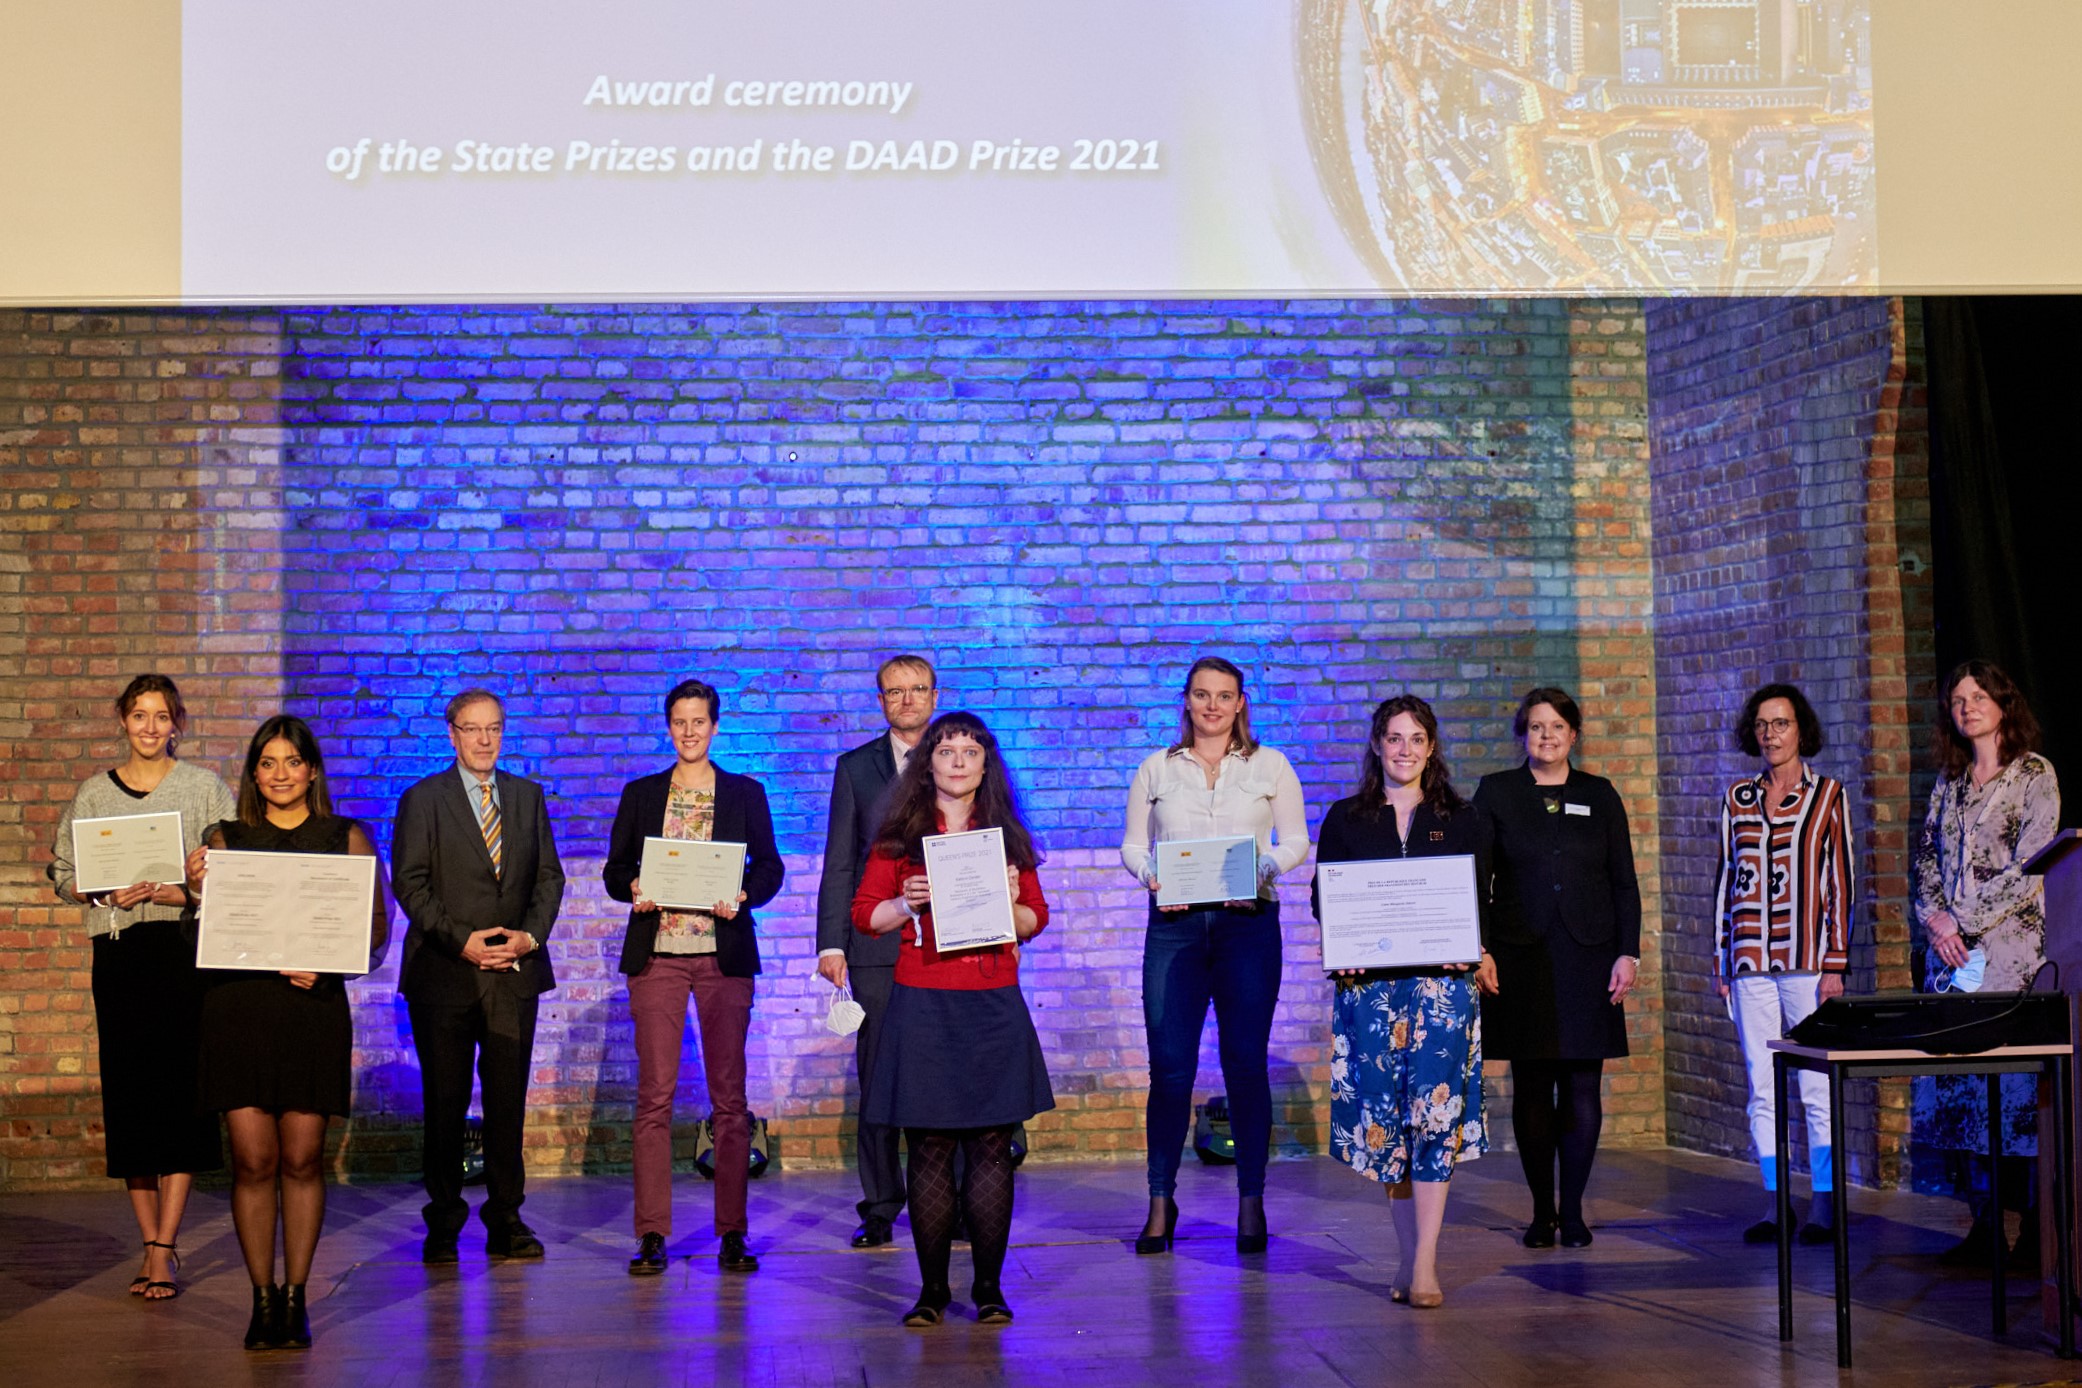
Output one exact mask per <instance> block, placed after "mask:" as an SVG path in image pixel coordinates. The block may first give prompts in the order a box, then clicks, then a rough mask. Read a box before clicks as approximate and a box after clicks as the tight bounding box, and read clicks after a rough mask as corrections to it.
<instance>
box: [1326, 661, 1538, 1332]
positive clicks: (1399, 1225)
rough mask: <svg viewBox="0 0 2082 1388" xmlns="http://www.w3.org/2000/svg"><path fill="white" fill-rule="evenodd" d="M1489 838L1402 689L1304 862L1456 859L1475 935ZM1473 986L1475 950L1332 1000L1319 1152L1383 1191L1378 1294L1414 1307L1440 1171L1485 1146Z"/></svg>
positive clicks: (1490, 985) (1431, 1241) (1359, 977)
mask: <svg viewBox="0 0 2082 1388" xmlns="http://www.w3.org/2000/svg"><path fill="white" fill-rule="evenodd" d="M1493 837H1494V835H1493V830H1492V828H1491V825H1490V821H1489V817H1488V815H1487V813H1486V812H1484V811H1483V810H1481V809H1480V808H1478V807H1477V806H1475V805H1474V804H1473V803H1471V802H1469V801H1466V800H1463V799H1462V798H1461V797H1460V795H1459V794H1458V793H1456V792H1455V791H1454V789H1453V782H1452V780H1451V779H1450V777H1449V776H1448V774H1447V770H1446V761H1445V758H1444V757H1443V756H1441V755H1440V752H1439V725H1438V720H1437V718H1435V717H1434V716H1433V715H1432V711H1431V706H1430V705H1429V704H1427V703H1425V702H1424V700H1422V699H1420V698H1417V697H1416V696H1415V695H1411V694H1404V695H1400V696H1398V697H1396V698H1393V699H1389V700H1387V701H1386V702H1385V703H1383V704H1382V705H1381V706H1380V707H1379V708H1377V709H1375V710H1374V717H1373V727H1372V730H1371V733H1370V735H1369V737H1368V739H1367V746H1366V755H1365V756H1364V758H1363V759H1362V761H1361V773H1360V780H1359V793H1358V794H1356V795H1354V796H1352V797H1350V798H1349V799H1345V800H1340V801H1338V802H1337V803H1336V804H1335V805H1332V806H1331V807H1330V812H1329V813H1328V814H1327V815H1325V816H1324V818H1323V832H1322V836H1321V838H1320V840H1319V841H1318V843H1317V845H1316V861H1317V863H1318V865H1319V871H1320V865H1321V864H1325V863H1337V862H1367V861H1373V860H1378V859H1382V858H1405V857H1428V856H1433V855H1447V854H1468V855H1470V856H1472V857H1473V858H1474V860H1475V881H1476V883H1477V884H1478V886H1479V889H1480V892H1479V895H1480V900H1479V906H1480V911H1481V922H1482V930H1483V936H1484V939H1485V941H1486V939H1487V935H1488V927H1489V885H1490V848H1491V844H1492V841H1493ZM1310 892H1311V897H1312V898H1313V897H1314V896H1315V888H1314V886H1313V884H1312V885H1311V889H1310ZM1316 913H1317V915H1318V917H1320V916H1321V915H1322V907H1321V904H1320V901H1318V902H1317V905H1316ZM1478 987H1479V988H1481V989H1482V991H1484V992H1490V993H1494V992H1495V991H1496V963H1495V961H1494V960H1492V959H1491V958H1490V957H1489V952H1488V950H1487V948H1486V946H1485V948H1484V950H1483V952H1482V960H1481V964H1480V965H1479V966H1477V967H1474V968H1473V969H1472V972H1471V971H1470V966H1469V965H1466V964H1445V965H1438V966H1430V967H1413V968H1398V969H1371V970H1363V971H1362V970H1351V971H1346V972H1344V973H1341V974H1340V976H1339V978H1338V982H1337V994H1336V997H1335V999H1334V1000H1333V1004H1332V1008H1333V1010H1332V1014H1331V1028H1332V1042H1331V1061H1330V1123H1331V1130H1330V1131H1331V1146H1332V1148H1333V1150H1334V1151H1335V1152H1336V1154H1337V1156H1338V1157H1339V1158H1340V1159H1341V1160H1343V1161H1345V1162H1347V1163H1349V1164H1350V1165H1351V1167H1352V1169H1353V1170H1354V1171H1356V1172H1358V1173H1359V1174H1360V1175H1362V1176H1367V1177H1371V1178H1372V1179H1374V1180H1376V1181H1379V1182H1381V1183H1382V1185H1383V1186H1385V1187H1386V1189H1387V1194H1388V1200H1389V1211H1390V1213H1391V1215H1392V1216H1393V1219H1394V1223H1395V1235H1396V1243H1397V1246H1398V1247H1399V1249H1400V1252H1401V1262H1400V1266H1399V1268H1398V1270H1397V1273H1396V1278H1395V1283H1394V1285H1393V1286H1392V1287H1391V1288H1390V1291H1389V1295H1390V1297H1391V1299H1393V1300H1395V1301H1400V1302H1406V1303H1408V1304H1409V1305H1411V1306H1413V1307H1418V1308H1430V1307H1434V1306H1437V1305H1439V1304H1440V1303H1442V1302H1443V1301H1444V1300H1445V1295H1444V1293H1443V1291H1442V1290H1441V1289H1440V1287H1439V1274H1438V1245H1439V1230H1440V1228H1441V1226H1442V1225H1443V1224H1444V1223H1445V1219H1446V1191H1447V1183H1448V1182H1450V1181H1451V1180H1452V1179H1453V1168H1454V1167H1455V1166H1456V1165H1458V1164H1459V1163H1461V1162H1464V1161H1472V1160H1473V1159H1474V1158H1476V1157H1478V1156H1480V1155H1482V1152H1483V1150H1484V1149H1485V1148H1486V1147H1487V1146H1488V1129H1487V1127H1486V1125H1485V1124H1484V1122H1483V1118H1482V1020H1481V1014H1480V1012H1479V1010H1478V1009H1477V1006H1476V989H1477V988H1478Z"/></svg>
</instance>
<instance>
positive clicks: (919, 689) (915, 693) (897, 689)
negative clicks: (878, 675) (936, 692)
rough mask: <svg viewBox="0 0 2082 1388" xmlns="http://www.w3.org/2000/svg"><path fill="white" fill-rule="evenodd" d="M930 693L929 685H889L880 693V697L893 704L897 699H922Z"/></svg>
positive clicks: (931, 690)
mask: <svg viewBox="0 0 2082 1388" xmlns="http://www.w3.org/2000/svg"><path fill="white" fill-rule="evenodd" d="M932 692H933V687H932V686H931V685H929V684H906V685H891V686H890V687H889V688H887V689H885V690H883V691H882V697H883V698H885V699H887V700H888V701H889V702H890V703H892V704H893V703H895V702H896V701H897V700H899V699H923V698H924V697H925V696H926V695H928V694H930V693H932Z"/></svg>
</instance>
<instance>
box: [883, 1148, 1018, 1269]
mask: <svg viewBox="0 0 2082 1388" xmlns="http://www.w3.org/2000/svg"><path fill="white" fill-rule="evenodd" d="M904 1142H905V1144H906V1146H908V1147H909V1149H910V1153H911V1160H910V1165H909V1168H908V1169H909V1173H910V1185H911V1189H910V1195H909V1200H910V1205H911V1242H912V1243H913V1244H914V1245H915V1246H916V1247H917V1249H918V1276H919V1280H920V1282H922V1283H923V1284H924V1285H925V1286H926V1287H927V1288H928V1289H930V1288H934V1287H944V1286H946V1285H947V1260H948V1255H949V1253H950V1251H951V1249H952V1248H953V1245H954V1226H955V1224H956V1222H957V1220H958V1217H959V1216H960V1215H961V1214H964V1213H966V1214H967V1216H968V1225H969V1252H970V1254H971V1256H972V1259H973V1261H974V1264H975V1273H976V1285H977V1286H979V1287H995V1286H997V1285H998V1278H999V1275H1000V1274H1001V1273H1002V1272H1003V1271H1004V1267H1005V1249H1006V1247H1007V1246H1008V1245H1009V1244H1010V1243H1011V1242H1012V1129H1011V1128H1009V1127H1004V1128H963V1129H959V1130H952V1131H950V1130H947V1129H941V1128H906V1129H905V1130H904ZM957 1150H959V1151H960V1153H961V1156H962V1160H963V1162H964V1163H965V1164H966V1165H967V1167H968V1172H967V1180H966V1183H965V1185H966V1188H962V1187H958V1186H957V1185H956V1183H955V1179H954V1154H955V1152H956V1151H957Z"/></svg>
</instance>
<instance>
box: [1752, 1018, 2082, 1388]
mask: <svg viewBox="0 0 2082 1388" xmlns="http://www.w3.org/2000/svg"><path fill="white" fill-rule="evenodd" d="M1770 1046H1771V1050H1772V1053H1773V1054H1772V1057H1771V1071H1772V1084H1773V1085H1774V1086H1775V1094H1776V1098H1777V1101H1778V1121H1777V1124H1776V1127H1777V1129H1778V1131H1777V1134H1776V1137H1777V1143H1776V1146H1777V1152H1778V1173H1779V1177H1778V1338H1779V1339H1781V1340H1790V1339H1792V1338H1793V1183H1792V1181H1791V1180H1790V1179H1789V1177H1790V1175H1791V1172H1792V1165H1791V1160H1792V1154H1791V1151H1790V1150H1789V1147H1788V1143H1787V1141H1786V1123H1787V1120H1788V1118H1789V1116H1790V1114H1791V1112H1792V1108H1793V1105H1791V1104H1789V1103H1788V1102H1787V1101H1786V1100H1787V1095H1786V1084H1787V1081H1788V1080H1790V1079H1791V1078H1792V1072H1793V1071H1795V1070H1813V1071H1817V1072H1819V1073H1821V1074H1824V1075H1827V1076H1828V1077H1829V1145H1830V1150H1831V1151H1832V1152H1834V1153H1835V1159H1836V1172H1835V1176H1836V1180H1835V1186H1836V1189H1835V1191H1834V1192H1833V1198H1834V1203H1835V1212H1836V1362H1837V1364H1838V1365H1840V1366H1841V1367H1843V1368H1846V1369H1847V1368H1849V1367H1850V1366H1851V1239H1850V1231H1851V1201H1850V1180H1849V1176H1850V1161H1849V1153H1848V1151H1847V1149H1846V1148H1845V1146H1844V1130H1843V1128H1844V1122H1843V1084H1844V1080H1845V1079H1846V1078H1848V1077H1849V1076H1851V1075H1862V1076H1867V1077H1870V1078H1874V1079H1885V1078H1889V1077H1896V1076H1905V1075H1984V1076H1986V1077H1987V1082H1988V1129H1989V1132H1988V1139H1989V1146H1990V1150H1991V1151H1995V1150H1999V1149H1998V1148H1997V1147H1996V1145H1995V1143H1996V1133H1997V1131H1998V1125H1999V1124H2000V1123H2001V1121H2002V1096H2001V1094H2000V1093H1999V1092H1998V1086H1999V1085H2000V1084H2001V1076H2003V1075H2016V1074H2036V1075H2044V1076H2045V1077H2046V1078H2047V1080H2048V1081H2049V1082H2050V1084H2051V1086H2052V1090H2053V1130H2054V1132H2055V1133H2056V1134H2057V1137H2056V1140H2055V1142H2054V1147H2055V1149H2056V1153H2055V1157H2054V1161H2055V1166H2054V1179H2053V1182H2052V1185H2053V1221H2054V1227H2055V1229H2056V1230H2057V1231H2058V1232H2057V1233H2056V1235H2055V1238H2054V1250H2053V1260H2054V1273H2053V1275H2054V1279H2055V1281H2056V1284H2057V1286H2058V1290H2059V1297H2060V1303H2059V1304H2060V1315H2059V1318H2058V1319H2059V1323H2060V1355H2061V1358H2063V1359H2072V1358H2073V1357H2074V1354H2075V1318H2074V1313H2073V1297H2072V1273H2071V1269H2072V1267H2073V1259H2074V1249H2073V1247H2072V1244H2073V1239H2072V1236H2071V1230H2072V1228H2073V1225H2072V1222H2071V1220H2070V1219H2069V1216H2068V1200H2069V1192H2070V1191H2072V1190H2073V1189H2074V1179H2075V1152H2074V1146H2073V1144H2072V1142H2071V1141H2070V1140H2069V1134H2070V1131H2071V1128H2070V1125H2069V1121H2068V1094H2069V1089H2068V1086H2069V1083H2070V1080H2069V1075H2068V1071H2069V1067H2070V1066H2071V1065H2072V1063H2073V1060H2074V1054H2075V1048H2074V1047H2073V1046H1997V1047H1995V1048H1994V1049H1993V1050H1986V1051H1980V1052H1977V1053H1975V1054H1973V1055H1929V1054H1926V1053H1925V1052H1923V1051H1914V1050H1884V1051H1878V1050H1874V1051H1867V1050H1830V1049H1828V1048H1827V1047H1823V1046H1803V1045H1800V1044H1799V1043H1798V1042H1794V1041H1773V1042H1771V1043H1770ZM2044 1155H2045V1153H2044V1151H2043V1150H2042V1151H2041V1152H2040V1156H2041V1157H2043V1156H2044ZM1988 1165H1989V1169H1990V1171H1991V1173H1994V1172H1999V1171H2000V1170H2001V1167H2002V1163H2000V1162H1994V1161H1991V1162H1990V1163H1989V1164H1988ZM1999 1181H2000V1177H1999V1176H1998V1175H1994V1174H1991V1176H1990V1178H1989V1190H1988V1198H1989V1201H1990V1203H1991V1205H1992V1206H1993V1207H1994V1208H1995V1209H1997V1210H2000V1209H2001V1208H2002V1203H2001V1199H2002V1193H2001V1189H2000V1185H1999ZM1991 1223H1992V1224H1993V1226H1994V1235H1993V1237H1994V1240H1995V1247H1994V1249H1993V1250H1992V1252H1993V1254H1994V1285H1993V1297H1994V1301H1995V1333H1996V1334H1997V1335H2001V1334H2004V1333H2005V1332H2007V1331H2008V1329H2009V1311H2008V1306H2007V1304H2006V1301H2005V1297H2006V1296H2007V1294H2008V1291H2007V1288H2006V1287H2005V1285H2004V1278H2003V1257H2004V1254H2005V1252H2006V1249H2005V1248H2004V1246H2003V1242H2002V1237H2003V1234H2002V1220H2001V1219H1999V1218H1998V1219H1995V1220H1993V1221H1991Z"/></svg>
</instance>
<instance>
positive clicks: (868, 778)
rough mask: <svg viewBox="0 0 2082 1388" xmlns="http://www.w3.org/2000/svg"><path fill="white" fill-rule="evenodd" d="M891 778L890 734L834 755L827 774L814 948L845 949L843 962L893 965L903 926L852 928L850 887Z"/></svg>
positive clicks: (861, 871) (861, 870)
mask: <svg viewBox="0 0 2082 1388" xmlns="http://www.w3.org/2000/svg"><path fill="white" fill-rule="evenodd" d="M895 779H896V754H895V753H894V752H892V751H891V750H890V749H889V734H888V733H884V734H882V736H880V737H878V738H876V739H875V740H874V741H873V742H864V743H862V744H861V745H860V746H858V747H855V748H854V749H853V750H852V751H850V752H847V753H845V754H844V755H842V756H841V757H840V758H839V761H838V766H837V767H836V768H835V769H834V770H833V772H832V777H831V814H830V816H829V818H828V819H827V820H826V822H825V830H824V877H823V879H822V880H821V881H820V882H818V884H817V949H818V951H819V952H820V953H821V952H822V951H824V950H827V949H842V950H844V951H846V962H847V964H848V965H857V966H860V967H863V968H877V967H879V968H885V969H888V968H894V967H896V959H897V955H898V954H899V953H901V952H902V950H903V947H904V942H903V938H902V937H903V932H902V931H900V930H892V931H890V932H889V933H888V934H887V935H869V934H866V933H865V932H862V931H859V930H855V929H854V928H853V893H854V892H856V891H858V890H860V879H861V878H862V877H863V876H865V875H866V874H867V862H868V850H869V849H870V848H871V847H872V846H873V844H874V839H875V830H877V829H879V828H881V827H882V812H883V810H884V809H885V808H887V807H886V805H885V804H884V798H885V796H886V795H887V794H888V791H889V785H890V782H892V781H894V780H895Z"/></svg>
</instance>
